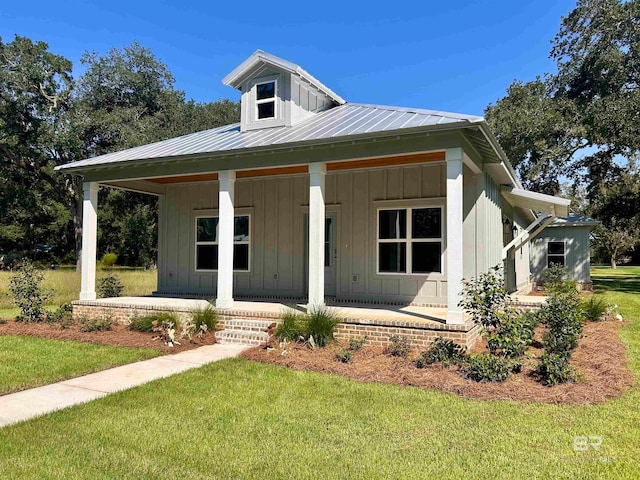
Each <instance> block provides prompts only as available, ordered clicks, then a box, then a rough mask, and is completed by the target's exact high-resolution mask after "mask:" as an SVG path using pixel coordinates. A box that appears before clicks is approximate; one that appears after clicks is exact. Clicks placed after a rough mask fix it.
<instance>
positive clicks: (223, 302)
mask: <svg viewBox="0 0 640 480" xmlns="http://www.w3.org/2000/svg"><path fill="white" fill-rule="evenodd" d="M218 180H219V185H220V190H219V194H218V196H219V201H218V292H217V295H216V307H217V308H231V307H233V234H234V206H233V203H234V190H235V188H234V187H235V181H236V172H234V171H231V170H225V171H222V172H219V173H218Z"/></svg>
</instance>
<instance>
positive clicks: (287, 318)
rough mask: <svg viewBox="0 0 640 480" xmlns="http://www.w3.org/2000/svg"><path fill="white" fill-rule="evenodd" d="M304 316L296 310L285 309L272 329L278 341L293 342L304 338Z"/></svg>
mask: <svg viewBox="0 0 640 480" xmlns="http://www.w3.org/2000/svg"><path fill="white" fill-rule="evenodd" d="M303 323H304V318H303V315H302V314H300V313H298V312H291V311H287V312H286V313H284V314H283V315H282V317H280V323H279V324H278V325H277V326H276V328H275V330H274V331H273V332H274V333H273V334H274V336H275V337H276V339H277V340H278V341H279V342H284V341H288V342H295V341H298V340H300V338H304V325H303Z"/></svg>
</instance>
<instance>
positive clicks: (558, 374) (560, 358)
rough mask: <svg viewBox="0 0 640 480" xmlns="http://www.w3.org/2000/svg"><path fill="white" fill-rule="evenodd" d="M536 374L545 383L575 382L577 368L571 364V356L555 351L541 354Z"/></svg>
mask: <svg viewBox="0 0 640 480" xmlns="http://www.w3.org/2000/svg"><path fill="white" fill-rule="evenodd" d="M534 374H535V375H536V376H537V377H538V379H539V380H540V382H542V383H543V384H544V385H558V384H560V383H567V382H573V381H574V380H576V378H577V376H576V371H575V369H574V368H573V367H572V366H571V365H569V356H568V355H563V354H561V353H554V352H545V353H543V354H542V355H540V359H539V361H538V365H537V366H536V369H535V371H534Z"/></svg>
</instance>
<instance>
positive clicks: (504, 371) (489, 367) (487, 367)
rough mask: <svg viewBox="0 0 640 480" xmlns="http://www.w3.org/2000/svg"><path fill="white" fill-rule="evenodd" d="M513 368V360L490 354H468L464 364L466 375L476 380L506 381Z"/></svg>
mask: <svg viewBox="0 0 640 480" xmlns="http://www.w3.org/2000/svg"><path fill="white" fill-rule="evenodd" d="M513 368H514V363H513V362H512V361H511V360H509V359H507V358H501V357H497V356H495V355H490V354H471V355H467V357H466V358H465V361H464V363H463V365H462V371H463V372H464V376H465V377H466V378H468V379H470V380H473V381H475V382H504V381H505V380H507V379H508V378H509V377H510V376H511V372H512V370H513Z"/></svg>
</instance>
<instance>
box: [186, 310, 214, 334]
mask: <svg viewBox="0 0 640 480" xmlns="http://www.w3.org/2000/svg"><path fill="white" fill-rule="evenodd" d="M189 314H190V316H191V321H192V322H193V324H194V327H195V330H196V331H201V330H204V331H209V330H215V329H216V327H217V326H218V311H217V310H216V309H215V308H214V307H212V306H211V305H208V306H206V307H205V308H199V309H195V310H192V311H191V312H189ZM203 326H204V327H205V328H203Z"/></svg>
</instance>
